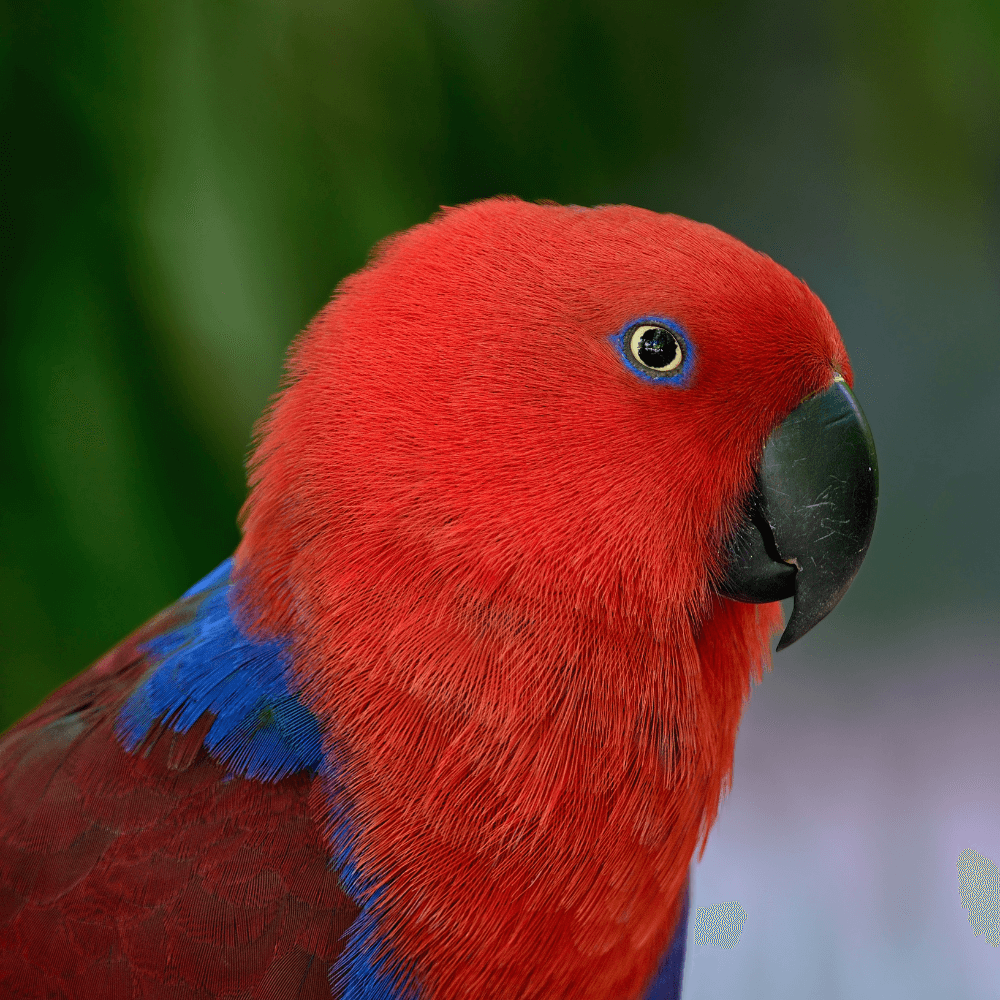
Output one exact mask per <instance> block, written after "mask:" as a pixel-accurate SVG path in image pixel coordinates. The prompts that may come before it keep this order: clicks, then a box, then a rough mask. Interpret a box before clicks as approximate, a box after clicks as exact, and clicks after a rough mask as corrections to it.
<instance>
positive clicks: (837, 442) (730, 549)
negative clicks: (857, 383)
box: [718, 376, 878, 650]
mask: <svg viewBox="0 0 1000 1000" xmlns="http://www.w3.org/2000/svg"><path fill="white" fill-rule="evenodd" d="M877 506H878V462H877V460H876V458H875V442H874V440H873V439H872V432H871V430H870V429H869V427H868V421H867V420H865V415H864V413H862V412H861V407H860V406H859V405H858V401H857V400H856V399H855V398H854V394H853V393H852V392H851V390H850V389H849V388H848V386H847V383H846V382H844V380H843V379H842V378H840V376H836V378H835V380H834V382H833V385H831V386H830V388H829V389H826V390H824V391H823V392H819V393H817V394H816V395H814V396H810V397H809V398H808V399H806V400H805V401H804V402H803V403H801V404H800V405H799V406H798V407H797V408H796V409H795V410H793V411H792V412H791V413H790V414H789V415H788V417H787V418H786V419H785V420H784V422H783V423H781V424H780V425H779V426H778V427H777V428H776V429H775V430H774V431H773V432H772V434H771V436H770V437H769V438H768V440H767V443H766V444H765V446H764V451H763V454H762V455H761V460H760V465H759V467H758V470H757V479H756V483H755V484H754V487H753V489H752V490H751V491H750V493H749V495H748V496H747V499H746V502H745V507H744V517H743V521H742V523H741V524H740V525H739V526H738V527H737V529H736V531H735V532H734V533H733V535H732V537H731V538H730V540H729V542H728V545H727V557H728V568H727V572H726V577H725V579H724V580H723V581H722V583H721V584H720V586H719V588H718V589H719V592H720V593H721V594H723V595H724V596H726V597H731V598H733V599H734V600H737V601H745V602H748V603H750V604H763V603H766V602H768V601H780V600H783V599H784V598H786V597H794V598H795V605H794V607H793V609H792V614H791V616H790V617H789V619H788V624H787V626H786V627H785V631H784V633H783V634H782V636H781V639H780V640H779V641H778V649H779V650H780V649H784V648H785V647H786V646H790V645H791V644H792V643H793V642H795V640H796V639H800V638H802V636H804V635H805V634H806V632H808V631H809V630H810V629H811V628H812V627H813V626H814V625H815V624H816V623H817V622H818V621H820V620H821V619H823V618H825V617H826V616H827V615H828V614H829V613H830V612H831V611H832V610H833V609H834V608H835V607H836V606H837V602H838V601H839V600H840V599H841V598H842V597H843V596H844V594H846V593H847V588H848V587H850V585H851V581H852V580H853V579H854V577H855V576H856V575H857V572H858V570H859V569H860V568H861V562H862V560H863V559H864V557H865V553H866V552H867V551H868V543H869V542H870V541H871V537H872V531H873V530H874V528H875V511H876V507H877Z"/></svg>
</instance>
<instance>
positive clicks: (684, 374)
mask: <svg viewBox="0 0 1000 1000" xmlns="http://www.w3.org/2000/svg"><path fill="white" fill-rule="evenodd" d="M644 326H650V327H659V328H661V329H663V330H666V331H667V332H668V333H670V335H671V336H672V337H673V339H674V342H675V344H676V345H677V350H678V352H679V353H680V362H679V364H677V366H676V368H672V369H671V370H669V371H657V369H655V368H651V367H650V366H648V365H645V364H643V362H642V360H641V359H640V358H639V357H637V356H636V354H635V353H634V352H633V349H632V341H633V339H634V337H635V334H636V333H637V332H638V331H639V330H640V328H642V327H644ZM611 341H612V343H613V344H614V345H615V349H616V350H617V351H618V353H619V355H620V356H621V359H622V361H624V362H625V365H626V367H627V368H629V369H630V370H631V371H632V373H633V374H635V375H638V376H639V378H641V379H643V380H645V381H646V382H654V383H657V384H659V385H664V384H666V385H672V386H674V387H675V388H681V389H683V388H686V386H687V384H688V382H689V381H690V379H691V373H692V371H693V369H694V347H693V346H692V344H691V341H690V339H689V338H688V335H687V333H686V332H685V330H684V327H682V326H681V325H680V323H678V322H677V321H676V320H672V319H665V318H664V317H662V316H640V317H638V318H636V319H632V320H629V322H628V323H627V324H626V325H625V326H624V327H622V329H621V330H619V331H618V333H616V334H613V335H612V337H611Z"/></svg>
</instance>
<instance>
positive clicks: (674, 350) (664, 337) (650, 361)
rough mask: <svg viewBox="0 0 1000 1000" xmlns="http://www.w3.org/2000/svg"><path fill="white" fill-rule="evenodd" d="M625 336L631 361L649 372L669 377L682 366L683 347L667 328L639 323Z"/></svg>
mask: <svg viewBox="0 0 1000 1000" xmlns="http://www.w3.org/2000/svg"><path fill="white" fill-rule="evenodd" d="M625 336H626V342H627V344H628V352H629V354H630V355H631V357H632V360H633V361H635V362H636V363H637V364H638V365H640V366H641V367H642V368H644V369H646V370H647V371H649V372H656V374H658V375H669V374H670V373H671V372H675V371H677V370H678V369H679V368H680V367H681V365H683V364H684V347H683V345H682V343H681V340H680V338H679V337H678V336H677V334H675V333H674V332H673V330H671V329H669V327H666V326H661V325H660V324H658V323H640V324H639V325H638V326H636V327H633V329H632V330H630V331H629V332H628V333H626V335H625Z"/></svg>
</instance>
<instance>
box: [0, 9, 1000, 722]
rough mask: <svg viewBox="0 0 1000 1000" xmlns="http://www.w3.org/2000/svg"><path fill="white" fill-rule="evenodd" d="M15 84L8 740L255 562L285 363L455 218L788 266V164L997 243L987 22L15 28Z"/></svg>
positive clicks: (836, 12) (6, 31)
mask: <svg viewBox="0 0 1000 1000" xmlns="http://www.w3.org/2000/svg"><path fill="white" fill-rule="evenodd" d="M809 6H810V5H802V7H803V8H806V7H809ZM0 67H2V73H0V102H2V112H0V114H2V120H3V124H4V131H5V134H4V142H3V149H2V152H0V156H2V159H3V168H4V198H3V203H4V218H3V226H2V237H0V238H2V247H3V250H2V253H3V269H2V272H0V283H2V306H3V339H2V351H3V365H2V369H0V378H2V379H3V394H2V398H0V406H2V407H3V421H2V428H3V430H2V435H3V437H2V463H3V470H4V490H3V492H2V495H0V538H2V549H0V602H2V608H3V612H2V663H0V683H2V688H0V698H2V702H0V726H2V725H4V724H6V723H9V722H10V721H12V720H13V719H14V718H16V717H17V716H19V715H20V714H22V713H23V712H24V711H25V710H27V709H28V708H30V707H31V706H32V705H33V704H35V703H36V702H37V701H38V700H39V699H40V698H41V697H42V696H43V695H44V694H45V693H46V692H47V691H49V690H50V689H51V688H52V687H54V686H55V685H56V684H57V683H59V682H61V681H62V680H64V679H65V678H67V677H69V676H70V675H72V674H73V673H75V672H77V671H78V670H79V669H81V668H82V667H83V666H85V665H86V664H87V663H88V662H89V661H91V660H92V659H94V658H95V657H96V656H98V655H100V654H101V653H102V652H103V651H104V650H105V649H107V648H109V647H110V646H111V645H112V644H114V643H115V642H116V641H117V640H118V639H119V638H121V637H122V636H123V635H124V634H126V633H127V632H128V631H130V630H131V629H132V628H134V627H136V626H137V625H138V624H140V623H141V622H142V621H143V620H145V619H146V618H147V617H148V616H149V615H151V614H152V613H154V612H155V611H157V610H158V609H159V608H160V607H162V606H164V605H165V604H167V603H169V602H170V601H172V600H173V599H174V598H176V596H177V595H178V594H179V593H180V592H181V591H182V590H184V589H185V588H186V587H187V586H189V585H190V584H191V583H192V582H193V581H195V580H196V579H198V578H199V576H200V575H202V574H203V573H205V572H206V571H208V570H209V569H211V568H212V567H213V566H214V565H216V564H217V563H218V562H219V561H220V560H221V559H223V558H224V557H225V556H226V555H228V554H229V553H230V552H231V551H232V549H233V548H234V546H235V544H236V541H237V537H238V536H237V530H236V513H237V510H238V508H239V505H240V503H241V502H242V498H243V495H244V487H243V470H242V458H243V452H244V450H245V447H246V443H247V441H248V440H249V436H250V430H251V425H252V422H253V420H254V419H255V417H256V415H257V414H258V413H259V412H260V410H261V408H262V407H263V405H264V403H265V402H266V399H267V396H268V394H269V393H270V392H272V391H273V390H274V388H275V387H276V385H277V382H278V377H279V371H280V364H281V357H282V354H283V352H284V349H285V347H286V345H287V343H288V342H289V340H290V339H291V338H292V336H294V334H295V333H296V332H297V331H298V330H299V329H300V328H301V327H302V326H303V325H304V324H305V323H306V322H307V321H308V319H309V318H310V316H311V315H312V314H313V313H314V312H315V311H316V310H317V309H318V308H319V307H320V306H321V305H322V304H323V302H324V301H325V300H326V299H327V298H328V296H329V295H330V293H331V291H332V289H333V287H334V285H335V284H336V282H337V281H338V280H339V279H340V278H341V277H343V276H344V275H345V274H347V273H349V272H350V271H352V270H354V269H355V268H357V267H358V266H360V265H361V264H362V263H363V262H364V260H365V257H366V254H367V252H368V249H369V248H370V246H371V245H372V244H373V243H374V242H376V241H377V240H378V239H380V238H381V237H383V236H384V235H386V234H388V233H390V232H393V231H395V230H398V229H400V228H404V227H406V226H409V225H411V224H413V223H415V222H418V221H420V220H422V219H424V218H426V217H427V216H428V215H430V214H431V213H432V212H433V211H434V210H435V208H436V207H437V206H438V205H440V204H454V203H458V202H462V201H467V200H469V199H472V198H477V197H483V196H488V195H492V194H496V193H499V192H510V193H516V194H518V195H521V196H522V197H525V198H529V199H533V198H551V199H554V200H557V201H561V202H576V203H580V204H594V203H600V202H604V201H614V200H629V201H634V202H637V203H640V204H647V205H649V207H653V208H658V209H672V210H676V211H681V212H684V213H685V214H692V215H700V217H702V218H705V219H706V220H707V221H713V222H717V223H718V224H720V225H724V226H725V227H726V228H730V229H732V231H734V232H736V233H737V235H740V236H742V237H743V238H745V239H748V240H750V241H751V242H753V239H752V238H751V237H754V236H756V237H759V238H758V239H757V242H756V244H755V245H758V246H761V248H762V249H765V250H767V251H768V252H771V253H772V254H774V255H775V256H777V257H779V259H782V261H783V263H786V264H789V265H790V266H793V265H794V262H793V261H792V260H790V259H789V257H788V255H787V254H786V255H785V257H782V256H781V254H780V241H778V242H777V243H776V245H771V244H772V243H775V242H776V241H775V235H774V232H772V231H771V230H770V229H768V227H767V225H766V224H761V223H759V222H756V223H755V222H753V220H752V219H750V217H749V216H748V215H747V214H746V212H745V211H744V210H743V208H742V207H743V206H746V205H754V204H757V203H758V201H757V200H756V199H758V195H759V192H760V191H763V190H764V189H765V188H766V187H767V185H768V183H774V181H773V178H775V177H780V176H782V174H781V169H782V167H781V164H782V162H783V158H784V156H785V152H786V151H787V149H788V148H790V147H789V142H790V143H791V144H792V146H794V147H795V148H796V149H797V150H798V153H797V154H796V155H799V156H801V157H804V158H805V159H804V160H803V162H805V163H807V164H808V163H811V164H813V167H814V168H815V169H813V167H809V169H808V170H806V173H807V174H808V175H809V177H808V179H807V180H806V181H805V183H804V185H803V187H802V191H806V189H807V188H808V186H809V185H810V184H813V183H814V182H815V177H818V176H826V175H827V173H829V172H830V171H833V173H835V174H836V173H838V172H839V173H841V174H844V175H845V176H847V178H848V179H847V180H846V181H845V182H844V184H845V185H846V186H847V187H849V188H851V187H853V188H854V189H856V191H861V192H862V193H861V194H859V195H858V199H859V203H860V204H862V205H863V206H867V208H863V209H862V210H863V211H869V210H870V211H871V212H872V213H874V214H875V215H877V214H878V212H879V211H882V210H883V208H884V207H885V205H884V203H885V202H886V201H887V199H888V200H889V201H891V200H892V199H891V198H889V196H888V194H887V193H892V197H895V196H896V195H895V192H898V191H899V190H910V191H912V192H913V195H912V197H913V198H915V199H917V200H919V201H920V202H921V203H923V204H925V205H927V206H930V208H929V211H931V212H938V213H940V214H941V215H942V216H943V217H946V218H947V219H949V220H951V219H957V220H959V221H958V222H956V223H955V225H956V226H958V229H959V231H960V236H959V237H958V238H960V239H965V238H966V236H967V234H968V233H970V232H975V233H977V234H978V236H977V237H975V238H978V239H981V240H982V241H986V239H987V236H988V232H990V231H992V230H991V229H990V226H991V225H992V223H991V222H990V219H991V216H990V211H991V209H990V205H991V204H993V202H991V201H990V199H991V198H993V195H992V194H991V192H993V191H994V190H995V187H996V184H997V178H998V175H997V162H998V151H1000V146H998V136H997V129H996V122H997V120H998V119H1000V107H998V95H1000V84H998V81H1000V17H998V8H997V7H996V6H995V5H994V4H987V3H985V2H979V3H975V2H967V0H956V2H955V3H952V4H948V5H944V4H939V3H930V2H928V0H916V2H910V3H903V2H902V0H881V2H878V3H873V4H856V3H847V2H832V3H831V4H829V5H826V6H824V7H823V8H816V9H815V10H806V9H799V6H797V5H793V4H790V3H789V4H785V5H781V4H779V5H774V4H768V5H763V4H755V3H751V2H748V0H698V2H694V0H684V2H675V3H672V4H663V3H654V2H645V3H634V4H630V5H627V6H625V5H621V4H614V3H611V2H606V0H585V2H576V3H568V2H555V0H521V2H515V3H509V4H504V5H499V4H491V3H487V2H486V0H466V2H464V3H463V2H460V0H441V2H438V3H415V2H408V0H365V2H363V3H362V2H354V0H352V2H344V3H333V2H321V0H311V2H290V0H285V2H282V0H213V2H207V0H199V2H195V0H174V2H173V3H170V4H154V3H152V2H151V0H135V2H133V3H131V4H126V5H123V4H117V3H111V2H110V0H106V2H104V3H102V2H99V0H74V2H72V3H71V2H69V0H48V2H42V3H38V2H36V3H28V2H26V0H18V2H16V3H11V4H9V5H8V6H6V7H5V8H4V9H3V12H2V15H0ZM816 81H819V83H818V84H817V82H816ZM786 119H787V121H788V122H793V121H794V122H802V123H803V125H802V130H804V131H802V135H801V136H799V137H798V138H795V137H793V138H792V139H789V138H788V135H789V134H790V130H789V128H783V127H782V125H783V123H785V121H786ZM798 128H799V126H798V125H795V127H794V128H792V129H791V131H792V132H796V134H797V130H798ZM811 130H817V131H816V134H819V133H822V134H823V135H824V136H825V138H823V139H822V140H821V141H819V143H818V146H817V148H820V147H822V148H821V149H820V151H819V152H815V153H810V152H809V150H808V149H807V147H810V148H811V147H812V146H814V145H816V144H815V143H814V142H813V138H812V137H813V135H814V132H813V131H811ZM781 136H784V138H783V139H781V141H780V142H779V141H778V139H777V138H775V139H774V143H773V145H772V146H769V145H768V144H769V142H770V141H771V139H770V138H769V137H781ZM782 143H784V145H782ZM811 155H812V156H814V159H813V160H810V159H809V157H810V156H811ZM821 161H822V162H821ZM851 178H853V179H851ZM769 179H770V180H769ZM796 198H803V199H806V195H805V194H803V193H802V192H801V191H799V190H798V189H797V188H796V187H795V186H792V187H789V188H788V189H787V190H784V191H782V192H781V197H780V201H781V203H782V205H784V206H785V207H784V209H782V210H783V211H785V213H786V214H788V213H789V212H790V209H789V208H788V206H789V205H795V204H797V202H796ZM866 199H867V200H866ZM994 200H995V199H994ZM765 203H766V198H764V196H762V195H761V196H760V199H759V204H761V205H763V204H765ZM802 204H803V205H807V204H811V203H809V202H808V199H806V200H804V201H803V202H802ZM810 211H811V210H807V209H805V208H803V209H802V212H800V214H804V215H808V214H809V212H810ZM994 221H995V220H994ZM949 224H950V223H949ZM816 225H817V226H819V225H820V222H817V223H816ZM813 239H814V240H815V239H821V236H819V235H817V234H816V233H815V232H814V233H813ZM803 261H805V262H806V263H807V256H804V257H803ZM793 269H794V268H793ZM824 273H825V272H824V271H823V270H822V267H817V271H816V274H817V275H818V276H819V280H814V276H813V275H810V274H807V275H805V276H806V277H807V278H809V280H811V281H814V283H815V284H816V286H817V290H819V291H820V292H821V294H824V296H826V295H827V292H828V289H826V288H823V287H820V286H821V285H822V284H823V280H822V275H823V274H824ZM831 273H832V272H831ZM829 283H830V285H831V289H832V291H833V293H834V296H835V297H836V288H835V287H834V284H835V283H834V282H833V281H832V279H831V281H830V282H829ZM845 301H847V302H849V301H850V299H849V297H845ZM845 309H847V310H849V305H847V306H845ZM834 314H835V316H836V315H837V310H836V309H834ZM838 318H839V317H838ZM846 336H847V334H846V331H845V337H846ZM976 343H977V344H978V343H979V341H978V340H977V341H976ZM848 346H849V347H850V348H851V349H852V351H853V350H854V344H853V343H852V342H851V341H850V339H849V338H848ZM932 346H933V345H932ZM873 350H874V349H873ZM990 350H991V351H992V352H993V353H989V351H987V353H986V354H985V355H983V357H982V358H981V363H980V364H979V365H978V377H981V378H983V379H987V378H995V374H996V373H995V371H991V369H990V366H991V365H993V364H994V363H995V360H996V353H995V349H994V348H990ZM865 357H866V355H865V348H864V347H862V349H861V352H860V361H859V370H862V369H864V366H865ZM961 357H962V358H965V357H966V355H964V354H963V355H961ZM945 360H947V359H945ZM964 363H965V362H963V364H964ZM873 365H874V362H873ZM874 367H877V365H874ZM874 367H873V369H872V370H873V371H874ZM984 391H985V390H984ZM890 420H891V415H890V414H888V413H887V414H886V416H885V421H886V422H887V423H888V422H889V421H890ZM876 430H878V428H876ZM901 433H902V432H901ZM900 440H902V439H900ZM901 453H902V452H901ZM883 460H884V459H883ZM883 479H885V475H884V474H883ZM942 497H944V499H942ZM934 503H938V505H939V507H940V505H941V504H944V507H943V508H941V509H942V510H943V509H946V508H947V504H948V500H947V496H945V494H935V495H934V497H932V502H930V506H926V505H925V506H924V507H919V509H917V510H915V512H914V513H913V515H912V517H911V520H912V521H913V524H914V525H915V527H913V526H912V525H911V526H909V527H906V525H909V522H906V515H905V511H903V500H902V498H901V499H900V508H899V509H900V511H901V513H900V515H899V516H900V518H901V520H900V522H899V523H900V524H903V525H904V527H905V531H909V530H911V528H912V530H914V531H920V530H921V529H920V524H921V523H923V522H921V521H920V518H924V521H926V520H927V518H928V517H933V516H934V513H933V512H934V507H933V504H934ZM928 512H929V513H928ZM900 530H901V531H903V530H904V529H900ZM905 531H904V533H905ZM900 544H902V543H900ZM897 549H899V546H897ZM887 551H893V552H895V551H896V550H895V549H891V548H889V549H887ZM885 578H886V577H878V576H875V577H873V579H883V581H884V579H885Z"/></svg>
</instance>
